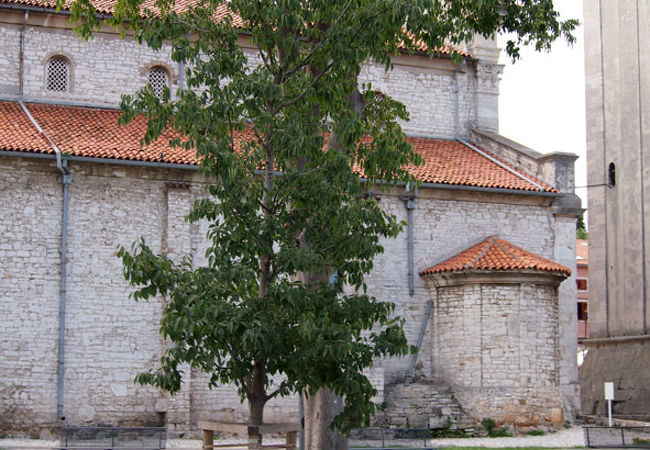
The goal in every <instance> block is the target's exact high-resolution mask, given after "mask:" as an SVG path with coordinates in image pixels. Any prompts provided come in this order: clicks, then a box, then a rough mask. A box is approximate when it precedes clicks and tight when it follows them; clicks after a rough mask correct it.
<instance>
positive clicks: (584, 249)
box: [576, 239, 589, 343]
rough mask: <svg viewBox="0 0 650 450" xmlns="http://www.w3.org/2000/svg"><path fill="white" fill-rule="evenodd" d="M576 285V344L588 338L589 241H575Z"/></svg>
mask: <svg viewBox="0 0 650 450" xmlns="http://www.w3.org/2000/svg"><path fill="white" fill-rule="evenodd" d="M576 268H577V271H576V284H577V285H578V342H579V343H582V340H583V339H586V338H588V337H589V324H588V319H589V241H587V240H586V239H577V240H576Z"/></svg>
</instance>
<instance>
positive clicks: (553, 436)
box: [429, 427, 585, 448]
mask: <svg viewBox="0 0 650 450" xmlns="http://www.w3.org/2000/svg"><path fill="white" fill-rule="evenodd" d="M429 442H430V445H431V444H432V445H431V446H432V447H451V446H453V447H491V448H500V447H557V448H561V447H562V448H568V447H578V446H579V447H584V445H585V438H584V433H583V431H582V427H573V428H563V429H561V430H559V431H557V432H555V433H546V434H545V435H544V436H530V435H522V436H516V437H507V438H466V439H432V440H431V441H429Z"/></svg>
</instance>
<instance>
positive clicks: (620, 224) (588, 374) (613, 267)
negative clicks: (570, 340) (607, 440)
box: [580, 0, 650, 420]
mask: <svg viewBox="0 0 650 450" xmlns="http://www.w3.org/2000/svg"><path fill="white" fill-rule="evenodd" d="M584 12H585V14H584V16H585V17H584V19H585V20H584V21H585V92H586V97H585V98H586V112H587V114H586V119H587V172H588V173H587V175H588V181H589V187H590V190H589V339H587V340H585V346H586V348H587V349H588V353H587V356H586V358H585V362H584V364H583V365H582V367H581V368H580V382H581V385H582V386H584V388H583V390H582V392H583V395H582V411H583V413H584V414H598V415H605V412H606V409H605V404H606V402H605V399H604V391H603V383H605V382H615V385H616V389H617V392H616V394H615V398H616V401H615V402H614V415H615V416H619V417H628V418H633V419H641V420H650V407H649V405H650V390H649V389H648V386H650V371H648V369H647V367H648V363H649V362H650V296H649V295H648V287H649V286H650V272H649V271H648V267H650V266H649V264H648V263H649V261H650V247H649V246H648V240H647V239H646V238H647V236H648V226H650V222H649V219H648V218H649V216H648V211H650V196H649V195H648V192H650V177H648V167H649V166H648V161H649V159H648V158H649V157H650V151H649V147H648V142H650V141H649V140H650V127H649V126H648V124H649V118H650V77H649V76H648V74H649V73H650V50H649V47H648V45H647V44H648V41H647V36H648V33H650V10H649V5H648V3H647V2H635V1H632V0H621V1H618V2H606V1H601V0H588V1H586V2H585V5H584Z"/></svg>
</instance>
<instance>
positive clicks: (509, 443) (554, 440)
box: [0, 427, 585, 450]
mask: <svg viewBox="0 0 650 450" xmlns="http://www.w3.org/2000/svg"><path fill="white" fill-rule="evenodd" d="M244 440H245V439H244ZM242 441H243V440H242V439H220V440H218V441H215V442H218V443H220V444H226V443H234V442H242ZM280 442H281V441H280V440H275V439H272V440H265V443H269V444H270V443H280ZM385 444H386V446H389V447H390V446H401V447H403V448H408V446H410V447H413V448H417V447H422V446H423V445H424V441H423V440H421V439H420V440H401V439H400V440H398V441H386V442H385ZM426 444H427V446H428V447H490V448H503V447H549V448H571V447H582V446H584V445H585V442H584V435H583V431H582V428H581V427H573V428H568V429H562V430H559V431H557V432H555V433H547V434H545V435H544V436H528V435H526V436H516V437H508V438H465V439H428V440H427V442H426ZM379 445H381V442H378V441H350V447H367V448H372V447H378V446H379ZM58 446H59V441H58V440H42V439H0V449H1V448H3V447H4V448H5V449H7V450H44V449H51V448H57V447H58ZM167 448H168V449H174V450H184V449H187V450H198V449H200V448H201V441H200V440H196V439H169V440H168V441H167Z"/></svg>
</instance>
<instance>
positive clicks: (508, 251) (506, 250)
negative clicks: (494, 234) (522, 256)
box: [495, 238, 519, 261]
mask: <svg viewBox="0 0 650 450" xmlns="http://www.w3.org/2000/svg"><path fill="white" fill-rule="evenodd" d="M495 239H496V238H495ZM496 244H497V245H498V246H499V247H500V248H501V250H503V251H504V252H506V253H508V254H509V255H510V256H512V257H513V258H515V259H516V260H517V261H519V256H517V255H515V254H514V253H512V252H511V251H510V250H509V249H506V248H505V247H504V246H503V245H501V243H500V242H497V243H496Z"/></svg>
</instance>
